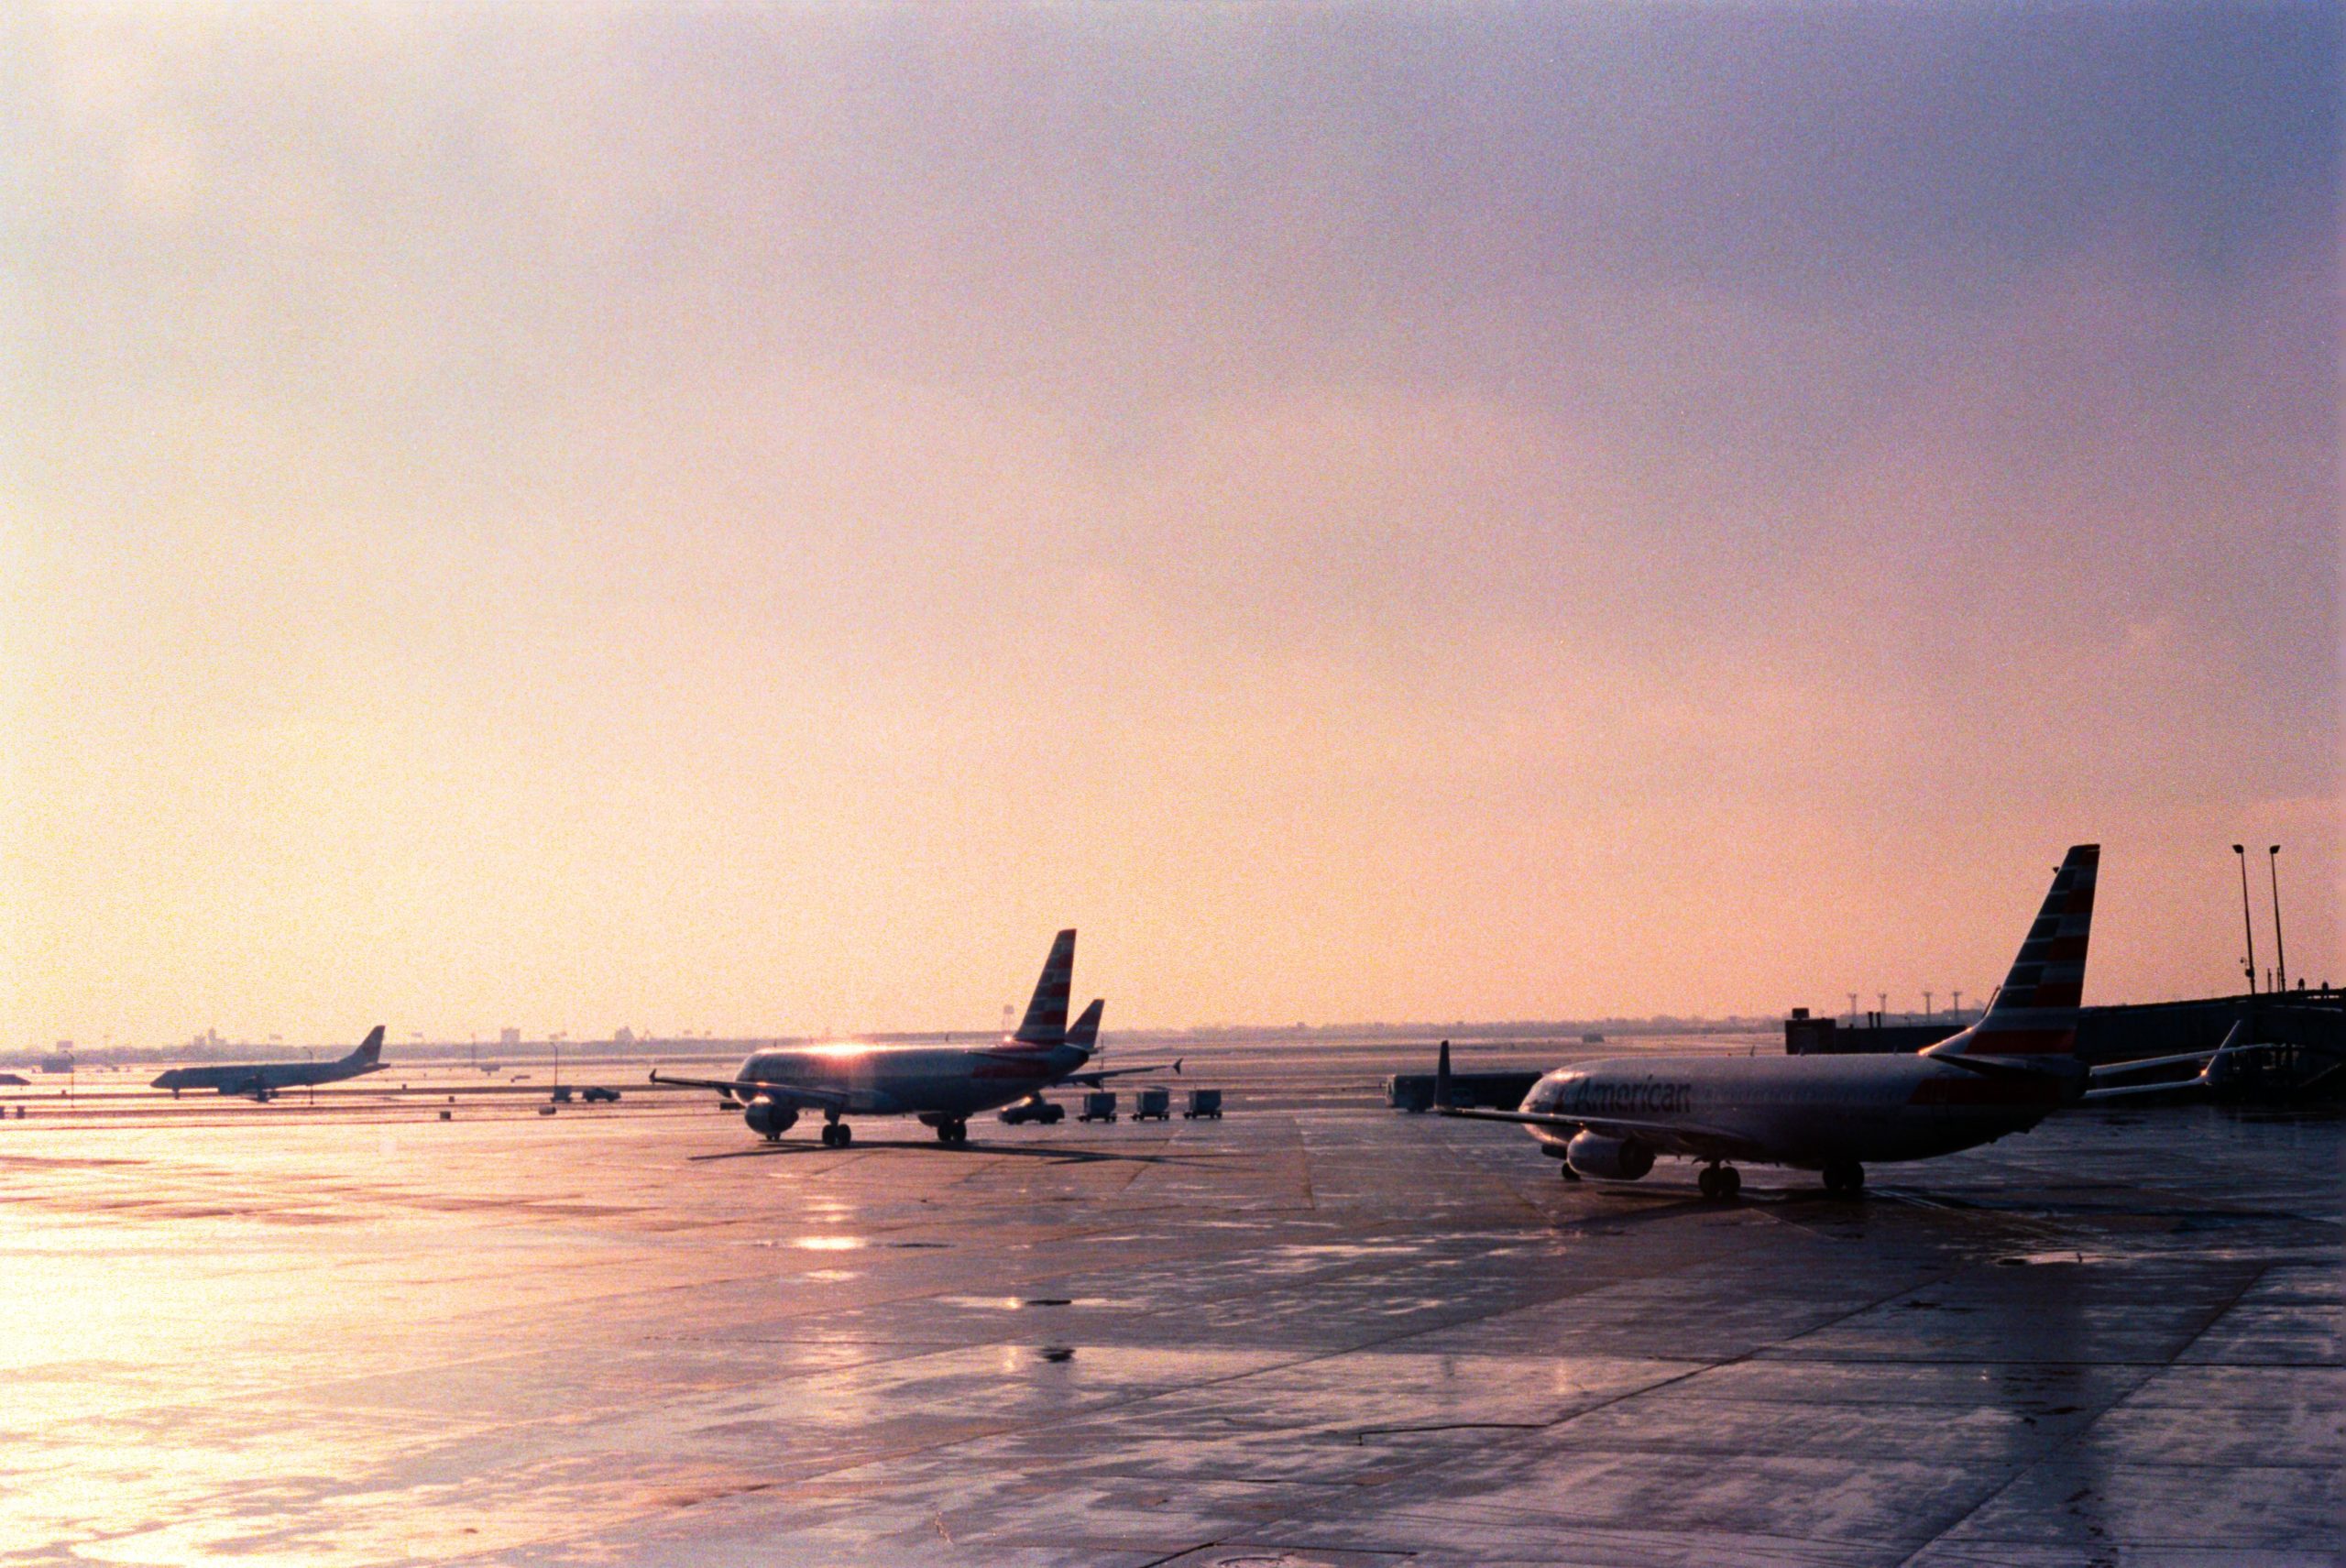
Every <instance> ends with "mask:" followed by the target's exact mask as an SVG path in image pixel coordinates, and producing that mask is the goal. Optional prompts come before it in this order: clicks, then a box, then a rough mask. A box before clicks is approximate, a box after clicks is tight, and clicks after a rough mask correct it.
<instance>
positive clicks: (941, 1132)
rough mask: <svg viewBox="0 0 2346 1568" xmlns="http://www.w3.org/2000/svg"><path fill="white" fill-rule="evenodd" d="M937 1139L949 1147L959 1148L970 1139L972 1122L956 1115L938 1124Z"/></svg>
mask: <svg viewBox="0 0 2346 1568" xmlns="http://www.w3.org/2000/svg"><path fill="white" fill-rule="evenodd" d="M969 1141H970V1124H969V1123H967V1122H964V1121H962V1120H961V1119H960V1118H959V1117H958V1116H957V1117H955V1118H953V1119H952V1120H950V1121H946V1122H939V1123H937V1142H938V1143H940V1144H943V1145H944V1146H946V1147H947V1148H948V1149H957V1148H959V1147H960V1146H962V1145H963V1144H966V1143H968V1142H969Z"/></svg>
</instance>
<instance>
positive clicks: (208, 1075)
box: [148, 1024, 383, 1100]
mask: <svg viewBox="0 0 2346 1568" xmlns="http://www.w3.org/2000/svg"><path fill="white" fill-rule="evenodd" d="M382 1056H383V1026H382V1025H380V1024H378V1025H375V1026H374V1028H373V1029H371V1030H369V1031H368V1032H367V1038H366V1039H365V1040H364V1041H362V1042H360V1044H359V1047H358V1048H357V1049H356V1050H355V1051H353V1052H351V1053H350V1054H349V1055H348V1056H346V1057H343V1058H338V1059H336V1060H334V1061H328V1062H240V1063H238V1064H237V1065H236V1066H234V1067H175V1068H173V1069H170V1071H169V1072H167V1073H164V1074H163V1075H162V1076H161V1077H159V1078H158V1079H156V1080H155V1081H154V1082H153V1083H150V1084H148V1088H149V1089H168V1090H170V1091H171V1098H173V1099H174V1100H176V1099H178V1098H179V1093H180V1091H181V1090H182V1089H216V1090H218V1091H220V1092H221V1093H223V1094H249V1095H251V1096H252V1097H253V1098H254V1099H255V1100H269V1099H270V1098H272V1097H274V1096H275V1095H276V1093H277V1091H280V1090H281V1089H302V1088H306V1087H308V1086H309V1085H311V1084H313V1083H339V1082H341V1081H342V1080H344V1079H345V1078H361V1077H364V1076H365V1075H366V1074H367V1073H370V1072H380V1071H382V1070H383V1062H382Z"/></svg>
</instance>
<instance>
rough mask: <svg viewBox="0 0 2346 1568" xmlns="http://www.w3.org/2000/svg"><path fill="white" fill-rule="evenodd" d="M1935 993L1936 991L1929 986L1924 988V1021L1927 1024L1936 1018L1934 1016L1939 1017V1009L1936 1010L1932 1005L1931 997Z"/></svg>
mask: <svg viewBox="0 0 2346 1568" xmlns="http://www.w3.org/2000/svg"><path fill="white" fill-rule="evenodd" d="M1934 994H1935V992H1932V991H1931V990H1930V989H1929V988H1928V987H1925V988H1924V992H1923V1022H1924V1023H1925V1024H1927V1023H1929V1022H1930V1021H1931V1020H1932V1019H1934V1018H1935V1017H1937V1016H1938V1013H1937V1011H1936V1010H1935V1008H1933V1007H1932V1006H1931V998H1932V996H1933V995H1934Z"/></svg>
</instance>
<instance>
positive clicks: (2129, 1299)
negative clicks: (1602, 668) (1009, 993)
mask: <svg viewBox="0 0 2346 1568" xmlns="http://www.w3.org/2000/svg"><path fill="white" fill-rule="evenodd" d="M1388 1054H1389V1052H1388ZM1391 1065H1394V1066H1408V1065H1410V1064H1409V1063H1408V1062H1406V1061H1395V1062H1393V1063H1392V1064H1391ZM1361 1076H1362V1077H1364V1078H1365V1076H1366V1075H1361ZM1306 1078H1308V1075H1302V1076H1299V1077H1298V1079H1297V1080H1296V1082H1295V1083H1294V1084H1293V1085H1290V1086H1289V1088H1290V1089H1292V1090H1293V1092H1286V1093H1280V1094H1267V1093H1266V1094H1262V1095H1258V1096H1257V1098H1256V1101H1255V1102H1254V1103H1249V1102H1248V1101H1247V1100H1246V1099H1245V1098H1244V1096H1243V1095H1240V1094H1235V1093H1234V1094H1233V1101H1232V1104H1231V1114H1230V1115H1229V1116H1228V1117H1227V1118H1225V1119H1224V1120H1222V1121H1219V1122H1185V1121H1182V1120H1180V1119H1179V1118H1178V1115H1177V1117H1176V1119H1175V1120H1173V1121H1172V1122H1170V1123H1169V1124H1147V1125H1145V1126H1136V1125H1135V1124H1131V1123H1129V1122H1124V1123H1119V1124H1114V1125H1113V1126H1079V1125H1077V1124H1073V1123H1071V1122H1070V1123H1068V1124H1061V1125H1059V1126H1057V1127H1032V1126H1028V1127H1017V1128H1005V1127H1002V1126H999V1125H997V1124H995V1123H994V1122H992V1120H991V1119H988V1120H987V1121H985V1122H984V1123H983V1124H973V1125H972V1128H971V1132H972V1136H973V1139H974V1140H975V1142H974V1144H973V1146H971V1147H970V1148H969V1149H967V1150H947V1149H943V1148H940V1147H939V1146H937V1145H936V1143H935V1142H934V1141H933V1139H931V1138H930V1137H929V1136H928V1135H927V1134H926V1131H925V1130H923V1129H920V1128H917V1127H915V1126H914V1125H913V1124H908V1123H902V1122H887V1121H872V1122H868V1123H866V1124H863V1125H862V1126H861V1127H859V1129H858V1138H857V1141H856V1143H855V1145H854V1146H852V1147H851V1148H850V1149H848V1150H845V1151H838V1152H834V1151H831V1150H827V1149H823V1148H821V1147H820V1146H816V1145H814V1144H813V1143H812V1142H811V1141H806V1140H793V1141H792V1142H789V1143H785V1144H784V1145H782V1146H778V1147H771V1148H770V1147H767V1146H762V1145H759V1144H757V1143H755V1142H754V1141H753V1140H751V1138H750V1137H749V1135H747V1134H746V1132H745V1131H744V1130H743V1129H742V1127H741V1125H740V1121H739V1119H738V1118H737V1117H733V1116H729V1115H719V1114H716V1113H712V1112H711V1111H710V1110H709V1108H708V1107H707V1103H706V1102H705V1101H704V1100H701V1099H698V1098H693V1097H683V1096H678V1097H669V1098H662V1097H651V1096H638V1095H636V1094H635V1093H634V1091H633V1090H632V1088H631V1087H630V1098H629V1100H628V1102H626V1103H625V1104H623V1105H621V1106H619V1107H617V1108H596V1109H593V1110H588V1111H583V1112H582V1111H581V1110H579V1109H577V1108H565V1109H564V1110H563V1111H562V1112H561V1113H558V1114H555V1115H551V1116H541V1115H538V1114H537V1113H535V1109H534V1107H533V1106H530V1105H526V1104H523V1103H521V1102H514V1103H510V1104H503V1103H499V1102H481V1101H466V1102H460V1103H458V1104H457V1106H456V1107H455V1110H454V1111H453V1112H452V1113H451V1119H450V1120H448V1121H446V1122H442V1121H439V1120H438V1119H437V1117H438V1113H439V1111H440V1110H442V1109H445V1108H446V1105H445V1102H444V1101H440V1102H434V1101H432V1100H430V1099H428V1098H426V1097H423V1096H422V1095H418V1096H416V1097H415V1100H414V1102H384V1101H382V1100H381V1099H380V1098H379V1097H377V1098H373V1099H369V1100H366V1101H360V1100H357V1099H353V1098H347V1097H345V1098H343V1099H338V1100H337V1099H331V1098H330V1097H327V1096H325V1095H323V1094H322V1095H321V1097H320V1099H321V1106H320V1107H319V1108H316V1109H314V1110H313V1109H311V1108H308V1107H306V1106H302V1105H298V1104H297V1105H288V1104H286V1103H285V1102H279V1103H277V1104H273V1105H270V1106H267V1107H254V1106H243V1105H233V1104H232V1105H223V1104H220V1103H219V1102H215V1101H213V1100H211V1099H210V1098H209V1097H204V1098H202V1099H198V1098H196V1097H191V1098H190V1099H189V1100H188V1101H186V1102H181V1105H179V1106H177V1107H168V1108H166V1107H164V1106H150V1107H148V1108H147V1110H146V1111H145V1112H143V1113H140V1114H137V1115H123V1114H109V1113H106V1112H105V1111H104V1109H103V1108H94V1109H91V1110H88V1111H85V1112H81V1113H69V1112H66V1111H64V1110H62V1109H61V1108H60V1107H55V1106H51V1105H49V1104H47V1103H43V1104H42V1105H41V1106H40V1109H39V1111H38V1113H36V1114H35V1115H34V1116H33V1117H32V1118H30V1119H28V1120H26V1121H22V1122H17V1121H10V1122H7V1123H5V1124H0V1271H5V1272H0V1307H5V1318H0V1389H5V1393H0V1560H5V1561H7V1562H9V1563H67V1562H104V1563H189V1562H199V1561H208V1560H215V1559H219V1558H223V1557H238V1556H242V1557H255V1558H268V1559H271V1560H277V1561H287V1562H302V1563H329V1564H331V1563H386V1562H407V1561H418V1560H422V1561H427V1562H465V1561H476V1560H477V1561H484V1562H497V1563H532V1564H555V1563H614V1562H616V1563H743V1564H748V1563H759V1564H802V1563H803V1564H859V1563H872V1564H925V1563H984V1564H1033V1565H1039V1564H1070V1565H1074V1564H1082V1565H1093V1564H1098V1565H1107V1568H1115V1565H1132V1568H1139V1565H1141V1564H1154V1563H1165V1564H1175V1563H1178V1564H1181V1565H1183V1568H1189V1565H1192V1564H1210V1563H1211V1564H1225V1565H1235V1564H1241V1563H1244V1564H1268V1563H1289V1564H1313V1563H1317V1564H1342V1565H1347V1568H1350V1565H1366V1564H1389V1563H1409V1564H1420V1565H1429V1564H1452V1563H1457V1564H1463V1563H1475V1564H1501V1563H1509V1564H1530V1563H1574V1564H1687V1565H1694V1564H1703V1565H1710V1564H1718V1563H1766V1564H1794V1563H1820V1564H1849V1565H1857V1564H1884V1565H1887V1564H1913V1565H1916V1568H1922V1565H1935V1568H1947V1565H1955V1564H1963V1565H1967V1568H1969V1565H1986V1564H2021V1565H2034V1564H2056V1563H2058V1564H2068V1563H2113V1564H2117V1563H2124V1564H2158V1565H2173V1568H2182V1565H2185V1564H2213V1563H2226V1564H2243V1563H2244V1564H2252V1565H2264V1568H2278V1565H2281V1564H2300V1563H2306V1564H2310V1563H2332V1562H2334V1561H2336V1557H2335V1553H2336V1548H2337V1542H2338V1541H2339V1539H2340V1520H2341V1501H2346V1498H2341V1481H2340V1475H2341V1459H2346V1368H2341V1361H2340V1348H2339V1321H2340V1294H2339V1292H2340V1280H2341V1275H2340V1264H2341V1209H2346V1201H2342V1200H2341V1123H2340V1121H2339V1120H2338V1118H2337V1117H2336V1115H2335V1114H2334V1113H2328V1114H2301V1115H2276V1114H2258V1113H2243V1112H2237V1111H2226V1110H2222V1109H2220V1108H2211V1107H2192V1108H2187V1109H2179V1110H2159V1111H2151V1112H2136V1113H2130V1114H2124V1115H2115V1114H2101V1113H2095V1114H2075V1115H2072V1116H2070V1117H2068V1118H2066V1119H2065V1120H2062V1121H2060V1122H2057V1123H2055V1124H2050V1125H2048V1126H2046V1127H2045V1128H2043V1129H2040V1130H2039V1131H2038V1132H2036V1133H2034V1134H2031V1135H2027V1136H2024V1137H2021V1138H2015V1139H2012V1140H2008V1141H2006V1142H2005V1143H2003V1144H2001V1145H1998V1146H1991V1147H1990V1148H1987V1149H1982V1150H1978V1151H1974V1152H1972V1153H1969V1154H1966V1155H1961V1156H1957V1157H1952V1158H1948V1159H1944V1160H1939V1161H1934V1162H1930V1163H1928V1164H1924V1165H1916V1166H1910V1167H1904V1168H1877V1169H1876V1170H1875V1171H1873V1172H1872V1181H1873V1184H1874V1185H1873V1187H1872V1189H1871V1190H1869V1193H1868V1195H1867V1196H1866V1198H1865V1199H1864V1200H1862V1201H1856V1202H1848V1201H1839V1200H1835V1199H1829V1198H1827V1197H1825V1195H1824V1194H1823V1193H1822V1191H1821V1190H1818V1189H1817V1188H1816V1186H1815V1181H1814V1178H1813V1177H1808V1176H1800V1175H1795V1174H1793V1173H1789V1172H1775V1171H1770V1170H1767V1169H1764V1168H1750V1169H1747V1171H1746V1177H1747V1181H1748V1185H1747V1187H1746V1188H1745V1196H1744V1199H1743V1201H1740V1202H1738V1203H1735V1204H1732V1205H1729V1206H1724V1207H1722V1206H1717V1205H1712V1204H1707V1203H1705V1202H1703V1201H1700V1200H1698V1199H1697V1198H1696V1197H1695V1195H1694V1187H1693V1180H1692V1178H1693V1168H1691V1167H1687V1166H1683V1165H1679V1166H1672V1165H1669V1164H1665V1165H1664V1166H1663V1167H1662V1168H1661V1169H1659V1170H1658V1171H1657V1172H1656V1173H1655V1174H1654V1176H1652V1177H1650V1178H1649V1179H1647V1180H1646V1181H1644V1182H1642V1183H1639V1184H1637V1185H1635V1186H1631V1187H1602V1186H1598V1185H1596V1184H1594V1183H1583V1184H1579V1185H1570V1184H1566V1183H1564V1182H1562V1181H1560V1180H1559V1179H1557V1176H1556V1172H1555V1168H1554V1166H1553V1164H1552V1163H1551V1162H1550V1161H1548V1160H1545V1159H1542V1158H1540V1157H1539V1156H1538V1155H1537V1154H1536V1153H1535V1152H1534V1151H1533V1149H1532V1148H1531V1146H1530V1145H1529V1140H1528V1139H1526V1138H1524V1137H1522V1136H1520V1135H1516V1134H1515V1133H1514V1132H1513V1131H1512V1130H1511V1129H1507V1128H1503V1127H1495V1126H1491V1125H1488V1124H1468V1123H1457V1122H1444V1121H1441V1120H1437V1119H1434V1118H1430V1117H1423V1116H1408V1115H1401V1114H1397V1113H1391V1112H1388V1111H1386V1110H1383V1109H1382V1108H1378V1107H1376V1106H1374V1105H1372V1104H1371V1103H1369V1102H1368V1101H1367V1100H1366V1098H1365V1095H1364V1094H1362V1093H1360V1092H1358V1091H1359V1088H1360V1084H1359V1082H1357V1081H1355V1080H1354V1075H1352V1074H1351V1073H1349V1072H1348V1073H1347V1074H1346V1075H1344V1076H1343V1082H1342V1083H1341V1084H1337V1083H1335V1082H1333V1081H1332V1082H1331V1083H1330V1084H1329V1085H1327V1086H1326V1087H1325V1088H1324V1091H1310V1088H1309V1085H1308V1084H1307V1083H1306V1081H1305V1080H1306Z"/></svg>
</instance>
